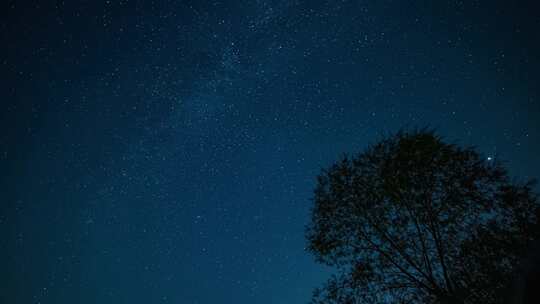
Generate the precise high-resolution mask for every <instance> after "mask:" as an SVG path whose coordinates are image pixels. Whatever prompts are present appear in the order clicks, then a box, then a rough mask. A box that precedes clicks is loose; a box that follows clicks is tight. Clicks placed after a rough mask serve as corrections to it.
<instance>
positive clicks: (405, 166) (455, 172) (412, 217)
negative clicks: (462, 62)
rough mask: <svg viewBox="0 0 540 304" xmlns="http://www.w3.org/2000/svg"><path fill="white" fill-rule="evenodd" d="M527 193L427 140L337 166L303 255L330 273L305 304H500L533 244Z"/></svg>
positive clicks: (463, 152)
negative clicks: (332, 269) (330, 269)
mask: <svg viewBox="0 0 540 304" xmlns="http://www.w3.org/2000/svg"><path fill="white" fill-rule="evenodd" d="M532 187H533V183H532V181H528V182H525V183H519V182H515V181H512V180H511V179H510V178H509V176H508V173H507V170H506V169H505V168H504V167H503V166H502V165H501V164H500V163H499V162H497V161H496V160H491V159H490V160H488V159H485V158H482V157H481V156H480V155H479V154H478V153H477V152H475V151H474V149H472V148H462V147H459V146H456V145H452V144H447V143H445V142H443V140H441V138H439V137H438V136H436V135H435V134H434V133H433V132H431V131H424V130H422V131H413V132H400V133H398V134H396V135H393V136H390V137H388V138H386V139H383V140H382V141H380V142H379V143H377V144H376V145H374V146H371V147H369V148H368V149H367V150H366V151H365V152H363V153H361V154H359V155H357V156H355V157H347V156H345V157H343V158H342V159H341V160H340V161H338V162H337V163H335V164H334V165H332V166H331V167H330V168H329V169H327V170H324V171H323V172H322V174H321V175H320V176H319V177H318V184H317V187H316V189H315V194H314V207H313V210H312V219H311V222H310V224H309V225H308V227H307V232H306V236H307V240H308V250H309V251H310V252H311V253H313V254H314V255H315V257H316V259H317V261H318V262H321V263H324V264H327V265H330V266H333V267H335V268H336V269H337V273H336V275H334V276H333V277H332V278H330V280H329V281H328V282H327V283H326V285H325V286H324V287H323V288H319V289H317V290H315V292H314V296H313V299H312V303H483V304H486V303H502V302H503V301H504V297H503V296H502V295H503V294H504V293H505V292H506V291H508V289H507V288H508V286H509V285H511V284H510V283H511V282H512V280H513V277H514V272H515V269H516V268H517V266H518V264H519V261H520V258H521V257H522V256H523V255H524V253H525V252H526V251H527V248H528V247H529V246H530V244H531V243H532V241H533V240H535V239H537V236H538V235H539V233H538V228H537V227H538V226H537V223H538V219H539V218H540V209H539V205H538V200H537V196H536V195H535V194H534V193H533V190H532Z"/></svg>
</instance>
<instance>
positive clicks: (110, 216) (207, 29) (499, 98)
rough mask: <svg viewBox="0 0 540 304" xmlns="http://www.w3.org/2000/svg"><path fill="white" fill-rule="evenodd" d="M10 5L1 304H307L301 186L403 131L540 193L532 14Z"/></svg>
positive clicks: (469, 5)
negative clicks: (435, 138) (478, 155)
mask: <svg viewBox="0 0 540 304" xmlns="http://www.w3.org/2000/svg"><path fill="white" fill-rule="evenodd" d="M516 2H518V3H514V1H388V0H377V1H312V0H310V1H300V0H299V1H265V0H258V1H243V2H240V1H200V0H198V1H178V2H174V1H105V2H102V1H66V3H64V2H63V1H43V2H42V3H41V4H35V3H34V4H29V2H26V3H23V2H22V1H6V2H5V3H3V4H2V6H1V9H0V11H1V13H0V14H1V20H2V21H1V23H0V24H1V28H0V32H1V38H0V39H1V40H0V46H1V48H0V66H1V69H0V88H1V92H2V93H1V98H0V101H1V105H2V108H1V109H2V111H1V112H0V127H1V130H2V132H1V133H0V170H1V174H0V194H1V196H0V269H1V272H2V275H1V276H0V302H1V303H43V304H44V303H58V304H64V303H70V304H71V303H81V304H86V303H178V304H191V303H193V304H195V303H199V304H207V303H208V304H210V303H212V304H213V303H236V304H243V303H261V304H267V303H284V304H287V303H306V302H307V301H308V300H309V299H310V295H311V292H312V290H313V288H314V287H316V286H319V285H321V284H322V283H323V282H324V281H325V280H326V278H327V277H328V275H329V274H330V273H331V269H328V268H325V267H324V266H322V265H318V264H316V263H315V261H314V258H313V257H312V256H310V255H309V254H308V253H307V252H306V251H305V250H304V247H305V245H306V241H305V239H304V227H305V225H306V224H307V223H308V220H309V218H308V216H309V212H310V207H311V204H312V201H311V200H310V199H311V197H312V191H313V188H314V186H315V178H316V176H317V174H318V173H319V172H320V170H321V168H324V167H328V166H329V165H330V164H332V162H333V161H335V160H336V159H338V158H339V156H340V155H341V154H342V153H345V152H350V153H354V152H360V151H361V150H362V149H363V148H365V147H366V146H367V145H368V144H370V143H374V142H376V141H377V140H378V139H381V138H382V137H383V136H385V134H386V135H388V134H391V133H393V132H396V131H397V130H399V129H400V128H414V127H425V126H429V127H432V128H435V129H436V130H437V131H438V133H439V134H440V135H442V136H443V137H444V138H446V139H447V140H448V141H450V142H454V143H458V144H463V145H474V146H476V147H477V148H478V150H479V151H481V152H482V153H483V154H484V155H485V157H497V158H499V159H502V160H504V161H505V162H506V164H507V165H508V167H509V168H510V172H511V173H512V175H514V176H516V177H517V178H518V179H524V178H527V177H540V173H539V172H540V162H539V161H538V157H539V155H540V89H539V87H540V77H539V75H538V71H539V70H540V55H539V54H540V34H539V32H538V29H540V18H539V17H540V13H538V10H537V8H535V7H534V5H533V4H532V3H533V2H534V1H529V2H521V3H519V1H516Z"/></svg>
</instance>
